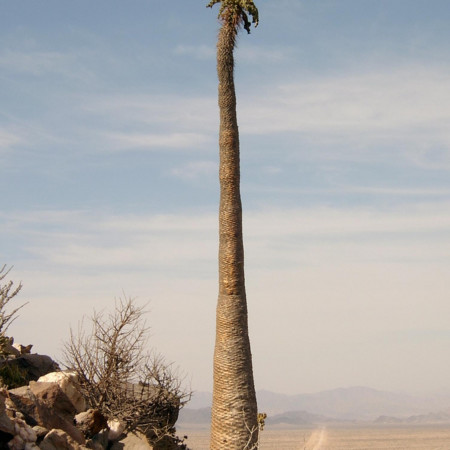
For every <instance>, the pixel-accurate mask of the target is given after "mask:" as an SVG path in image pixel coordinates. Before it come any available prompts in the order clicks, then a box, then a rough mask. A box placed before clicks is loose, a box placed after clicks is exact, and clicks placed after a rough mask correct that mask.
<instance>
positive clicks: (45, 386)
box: [29, 381, 77, 428]
mask: <svg viewBox="0 0 450 450" xmlns="http://www.w3.org/2000/svg"><path fill="white" fill-rule="evenodd" d="M29 387H30V391H31V393H32V394H33V396H34V398H35V399H36V400H37V401H38V402H39V403H41V404H42V405H45V406H47V407H48V408H49V409H51V410H52V411H53V412H55V413H57V414H58V415H59V416H60V417H62V418H64V419H65V420H68V421H69V422H71V421H72V420H73V417H74V416H75V414H76V412H77V411H76V409H75V406H73V404H72V402H71V401H70V399H69V398H68V397H67V395H66V394H65V393H64V392H63V390H62V389H61V388H60V387H59V386H58V385H57V384H56V383H41V382H36V381H31V382H30V384H29ZM52 428H55V427H52Z"/></svg>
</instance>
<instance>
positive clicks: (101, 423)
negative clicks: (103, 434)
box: [75, 409, 108, 438]
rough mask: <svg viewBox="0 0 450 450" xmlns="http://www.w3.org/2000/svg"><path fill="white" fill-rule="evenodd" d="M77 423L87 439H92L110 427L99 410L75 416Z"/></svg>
mask: <svg viewBox="0 0 450 450" xmlns="http://www.w3.org/2000/svg"><path fill="white" fill-rule="evenodd" d="M75 423H76V426H77V428H78V429H79V430H81V431H82V433H83V434H84V436H85V437H86V438H92V437H93V436H94V435H96V434H98V433H100V431H102V430H104V429H105V428H107V427H108V422H107V420H106V418H105V416H104V415H103V414H102V413H101V412H100V411H99V410H98V409H88V410H87V411H85V412H81V413H79V414H77V415H76V416H75Z"/></svg>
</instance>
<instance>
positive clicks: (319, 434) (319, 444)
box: [304, 428, 327, 450]
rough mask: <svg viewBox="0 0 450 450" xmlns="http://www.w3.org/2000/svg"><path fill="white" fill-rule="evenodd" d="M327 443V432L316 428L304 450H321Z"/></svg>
mask: <svg viewBox="0 0 450 450" xmlns="http://www.w3.org/2000/svg"><path fill="white" fill-rule="evenodd" d="M326 441H327V430H326V429H325V428H318V429H317V430H314V431H313V432H312V434H311V436H310V437H309V439H308V442H306V444H305V447H304V448H305V450H322V449H323V448H324V445H325V443H326Z"/></svg>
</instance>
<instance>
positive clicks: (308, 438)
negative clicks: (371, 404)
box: [179, 424, 450, 450]
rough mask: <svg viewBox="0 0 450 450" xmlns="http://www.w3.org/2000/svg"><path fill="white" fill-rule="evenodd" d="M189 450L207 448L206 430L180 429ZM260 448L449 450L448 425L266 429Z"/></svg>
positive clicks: (287, 449)
mask: <svg viewBox="0 0 450 450" xmlns="http://www.w3.org/2000/svg"><path fill="white" fill-rule="evenodd" d="M179 434H186V435H187V436H188V439H187V441H186V442H187V444H188V447H189V448H190V449H191V450H207V449H209V431H208V430H207V429H191V430H189V429H179ZM259 449H260V450H450V425H447V424H446V425H418V426H412V425H392V426H390V425H367V426H366V425H362V424H361V425H327V426H320V427H317V428H297V429H292V428H286V429H282V428H272V429H270V428H267V429H265V430H264V431H263V432H262V433H261V439H260V446H259Z"/></svg>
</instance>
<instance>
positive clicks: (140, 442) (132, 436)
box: [111, 432, 154, 450]
mask: <svg viewBox="0 0 450 450" xmlns="http://www.w3.org/2000/svg"><path fill="white" fill-rule="evenodd" d="M124 449H126V450H153V449H154V447H152V446H151V445H150V444H149V443H148V441H147V438H146V437H145V435H144V434H142V433H139V432H136V433H128V434H127V436H126V437H124V438H123V439H121V440H120V441H116V442H114V444H113V445H112V447H111V450H124Z"/></svg>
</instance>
